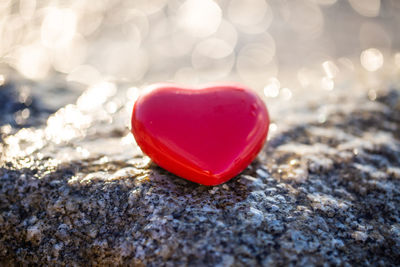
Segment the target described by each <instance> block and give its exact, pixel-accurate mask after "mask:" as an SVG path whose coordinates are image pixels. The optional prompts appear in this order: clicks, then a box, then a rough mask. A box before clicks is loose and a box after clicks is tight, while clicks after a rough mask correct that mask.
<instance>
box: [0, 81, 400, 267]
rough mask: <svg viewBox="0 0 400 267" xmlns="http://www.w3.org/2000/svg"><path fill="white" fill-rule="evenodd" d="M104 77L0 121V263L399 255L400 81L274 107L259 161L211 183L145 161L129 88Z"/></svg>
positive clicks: (306, 262)
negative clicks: (29, 120)
mask: <svg viewBox="0 0 400 267" xmlns="http://www.w3.org/2000/svg"><path fill="white" fill-rule="evenodd" d="M104 86H105V88H107V86H108V89H109V90H108V89H107V90H108V91H107V90H103V92H105V93H104V94H105V96H104V97H103V96H102V95H101V94H100V95H99V94H98V93H97V92H96V97H95V98H93V94H94V93H95V91H93V90H92V91H90V89H89V90H88V91H86V92H85V93H84V94H83V95H82V96H81V97H80V98H79V99H78V101H77V103H76V104H73V105H67V106H65V107H64V108H62V109H59V110H58V111H57V112H56V113H55V114H53V115H51V116H50V117H49V119H48V120H47V123H46V124H43V125H37V126H35V127H29V128H23V129H21V130H19V131H18V132H17V133H15V134H13V133H9V131H8V130H7V129H6V128H4V126H3V127H2V128H1V129H2V140H3V141H2V145H1V149H2V156H1V162H0V165H1V168H0V263H1V264H8V265H19V264H31V263H40V264H43V265H67V266H87V265H98V266H105V265H123V264H132V265H137V266H144V265H146V266H147V265H148V266H162V265H165V266H180V265H191V266H204V265H206V266H257V265H262V266H273V265H297V266H310V265H319V266H320V265H325V266H330V265H343V266H350V265H378V266H379V265H381V266H395V265H398V264H399V262H400V209H399V205H400V93H399V90H397V89H388V90H382V91H380V92H377V93H378V95H377V97H376V99H375V97H372V99H371V97H370V98H368V94H367V92H361V93H360V94H347V93H343V94H338V95H337V96H336V97H330V98H326V97H325V98H323V99H324V101H325V102H318V105H315V104H310V103H307V104H306V105H307V108H305V109H303V111H302V112H298V110H296V107H295V106H291V105H288V106H290V107H288V106H287V107H286V108H285V112H283V111H282V113H281V114H279V113H278V112H275V111H274V105H273V104H272V105H271V109H272V113H273V115H274V116H272V118H273V120H274V123H275V124H276V125H277V129H278V130H276V131H274V132H273V131H272V132H271V137H270V139H269V141H268V145H267V146H266V147H265V149H264V150H263V151H262V153H261V154H260V156H259V157H258V159H257V160H256V161H255V162H254V163H253V164H252V165H250V166H249V168H248V169H246V170H245V171H244V172H243V173H242V174H241V175H239V176H238V177H237V178H235V179H232V180H231V181H229V182H228V183H226V184H223V185H220V186H215V187H206V186H201V185H197V184H194V183H190V182H188V181H185V180H183V179H180V178H178V177H175V176H173V175H171V174H169V173H168V172H166V171H164V170H162V169H160V168H158V167H157V166H155V165H153V164H152V163H150V162H149V160H148V159H147V158H146V157H143V155H141V153H140V151H139V150H138V149H137V148H136V149H135V145H134V142H133V139H131V138H132V137H131V135H130V133H129V130H128V128H127V126H126V125H128V124H127V121H128V120H129V112H127V111H129V109H130V108H131V100H132V99H131V100H130V101H128V102H127V101H125V100H123V99H124V98H123V97H121V94H124V95H125V94H127V95H128V96H129V95H130V96H132V95H134V92H132V89H130V90H131V91H129V90H128V92H126V90H123V89H121V90H118V92H115V91H113V88H112V86H111V85H109V84H105V85H103V87H104ZM103 89H104V88H103ZM102 97H103V98H102ZM91 99H95V100H94V102H93V101H92V102H90V101H89V100H91ZM96 101H97V102H96ZM82 103H84V104H85V105H83V104H82ZM88 103H90V105H89V104H88ZM321 107H323V112H322V113H321V112H320V110H321ZM310 114H311V115H312V116H314V115H316V116H314V117H315V118H314V117H313V118H314V119H309V120H308V119H306V118H308V117H309V115H310ZM1 116H3V114H2V115H1ZM307 116H308V117H307ZM71 118H72V119H71ZM2 119H4V120H6V119H5V118H4V117H2ZM111 122H112V123H111Z"/></svg>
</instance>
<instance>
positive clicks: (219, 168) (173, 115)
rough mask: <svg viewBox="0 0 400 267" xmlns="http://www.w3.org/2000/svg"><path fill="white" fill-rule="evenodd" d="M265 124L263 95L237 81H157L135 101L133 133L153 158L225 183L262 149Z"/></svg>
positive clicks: (199, 178)
mask: <svg viewBox="0 0 400 267" xmlns="http://www.w3.org/2000/svg"><path fill="white" fill-rule="evenodd" d="M268 126H269V117H268V112H267V109H266V107H265V105H264V103H263V101H262V100H261V99H260V98H259V97H258V96H257V95H256V94H255V93H253V92H252V91H251V90H250V89H247V88H245V87H242V86H237V85H214V86H210V87H205V88H182V87H179V86H176V85H173V84H157V85H153V86H151V87H150V88H149V89H148V91H147V92H146V93H144V94H142V95H141V96H140V97H139V98H138V99H137V101H136V103H135V105H134V107H133V114H132V133H133V135H134V136H135V139H136V142H137V144H138V145H139V146H140V148H141V149H142V151H143V152H144V153H145V154H147V155H148V156H149V157H150V158H151V159H152V160H153V161H154V162H155V163H156V164H158V165H159V166H161V167H163V168H164V169H166V170H168V171H170V172H172V173H174V174H176V175H178V176H180V177H182V178H185V179H187V180H190V181H193V182H196V183H199V184H203V185H217V184H221V183H224V182H226V181H228V180H229V179H231V178H232V177H234V176H235V175H237V174H239V173H240V172H241V171H243V170H244V169H245V168H246V167H247V165H249V164H250V163H251V162H252V161H253V159H254V158H255V157H256V156H257V154H258V152H259V151H260V150H261V148H262V146H263V144H264V142H265V139H266V136H267V133H268Z"/></svg>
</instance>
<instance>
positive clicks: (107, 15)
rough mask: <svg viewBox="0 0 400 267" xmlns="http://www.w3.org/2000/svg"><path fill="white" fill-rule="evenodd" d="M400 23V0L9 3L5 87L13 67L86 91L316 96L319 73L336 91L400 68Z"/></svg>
mask: <svg viewBox="0 0 400 267" xmlns="http://www.w3.org/2000/svg"><path fill="white" fill-rule="evenodd" d="M399 14H400V2H399V1H396V0H387V1H381V0H365V1H357V0H348V1H344V0H343V1H337V0H291V1H290V0H289V1H281V0H279V1H278V0H270V1H265V0H249V1H240V0H219V1H212V0H202V1H196V0H186V1H181V0H172V1H166V0H150V1H148V0H136V1H128V0H120V1H114V0H113V1H111V0H99V1H82V0H75V1H74V0H72V1H55V0H20V1H18V0H2V1H1V2H0V40H1V41H0V64H1V70H2V73H3V76H2V78H1V79H0V81H2V80H4V79H5V78H4V75H6V74H7V67H8V66H11V67H12V68H14V69H16V70H17V71H18V72H19V73H21V74H22V75H23V76H25V77H27V78H29V79H33V80H43V79H46V78H48V77H52V76H54V75H55V74H58V73H61V74H63V75H64V76H65V79H66V80H67V81H71V82H77V83H80V84H84V85H92V84H94V83H97V82H99V81H102V80H105V79H107V80H111V81H114V82H116V81H128V82H131V83H132V84H134V85H137V86H141V85H143V84H146V83H151V82H156V81H175V82H179V83H185V84H198V83H203V82H207V81H221V80H229V81H239V82H242V83H244V84H246V85H248V86H251V87H254V88H257V89H262V88H264V87H265V86H268V85H271V86H272V87H271V88H275V87H279V88H285V87H287V88H290V90H293V89H295V88H296V87H298V86H300V87H307V86H309V84H310V82H311V81H310V77H309V76H312V75H310V74H309V68H310V67H312V65H313V64H319V65H320V71H321V72H320V73H319V74H318V75H319V76H318V77H317V78H318V80H319V81H318V83H319V85H321V86H322V87H324V88H328V89H329V88H331V87H334V86H335V84H334V78H335V76H336V75H337V73H338V72H339V71H340V70H341V69H343V68H354V67H355V66H356V67H357V66H358V65H361V66H362V67H363V68H365V69H366V70H367V71H370V72H375V71H379V70H380V69H382V68H383V67H384V65H385V64H387V63H393V62H395V66H396V68H399V67H400V54H399V53H398V52H399V51H400V35H399V34H398V30H399V25H400V16H399ZM392 66H393V65H392ZM288 75H289V76H290V79H289V78H288ZM293 77H294V78H295V79H293ZM313 78H315V77H313ZM314 82H315V81H314ZM279 88H278V89H279ZM278 89H271V90H270V89H267V95H275V94H277V93H279V92H278V91H279V90H278Z"/></svg>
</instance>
